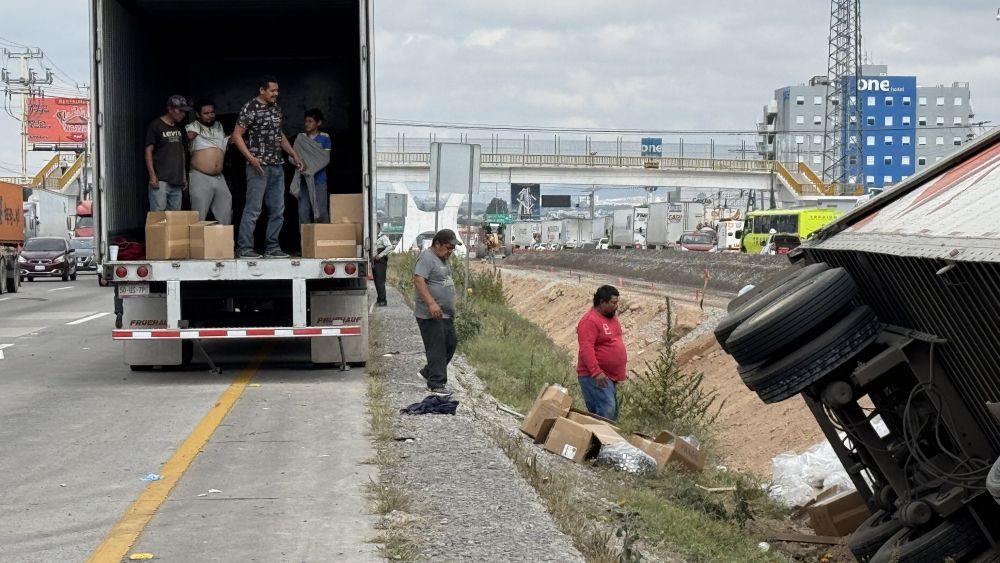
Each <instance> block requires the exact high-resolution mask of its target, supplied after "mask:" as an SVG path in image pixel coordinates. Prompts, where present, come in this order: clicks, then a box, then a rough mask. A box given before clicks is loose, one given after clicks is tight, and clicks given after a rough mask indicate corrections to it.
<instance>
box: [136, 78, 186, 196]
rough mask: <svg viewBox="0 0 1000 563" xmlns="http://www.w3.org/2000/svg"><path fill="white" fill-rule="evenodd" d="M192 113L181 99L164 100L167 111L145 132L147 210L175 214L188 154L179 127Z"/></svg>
mask: <svg viewBox="0 0 1000 563" xmlns="http://www.w3.org/2000/svg"><path fill="white" fill-rule="evenodd" d="M190 110H191V107H190V106H188V103H187V100H186V99H184V96H178V95H173V96H170V98H168V99H167V111H166V113H164V114H163V115H161V116H160V117H157V118H156V119H154V120H153V122H152V123H150V124H149V128H148V129H146V172H148V173H149V184H148V188H147V189H148V191H149V210H150V211H178V210H180V208H181V197H182V194H183V191H184V188H186V187H187V169H186V162H187V152H186V150H185V142H184V140H185V135H184V129H183V128H182V127H181V126H180V123H181V122H182V121H184V118H185V117H186V116H187V112H188V111H190Z"/></svg>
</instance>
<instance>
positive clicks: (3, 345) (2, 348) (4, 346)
mask: <svg viewBox="0 0 1000 563" xmlns="http://www.w3.org/2000/svg"><path fill="white" fill-rule="evenodd" d="M11 346H13V344H0V360H2V359H4V357H3V351H4V348H10V347H11Z"/></svg>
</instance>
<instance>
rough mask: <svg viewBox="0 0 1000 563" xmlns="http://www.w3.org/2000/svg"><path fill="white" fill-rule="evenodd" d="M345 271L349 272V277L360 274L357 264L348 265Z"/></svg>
mask: <svg viewBox="0 0 1000 563" xmlns="http://www.w3.org/2000/svg"><path fill="white" fill-rule="evenodd" d="M344 271H345V272H347V275H349V276H353V275H354V274H356V273H358V266H357V264H348V265H346V266H344Z"/></svg>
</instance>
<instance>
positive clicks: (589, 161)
mask: <svg viewBox="0 0 1000 563" xmlns="http://www.w3.org/2000/svg"><path fill="white" fill-rule="evenodd" d="M430 162H431V155H430V153H426V152H379V153H378V154H377V155H376V164H380V165H383V166H412V167H424V166H430ZM479 162H480V166H483V167H497V168H503V167H508V166H523V167H537V168H542V167H556V168H559V167H566V168H573V167H579V168H650V169H657V168H659V169H670V170H699V171H704V170H713V171H720V172H730V171H736V172H771V171H772V170H773V167H774V162H773V161H770V160H741V159H723V158H675V157H667V158H647V157H642V156H607V155H594V156H590V155H560V154H484V155H481V156H480V160H479Z"/></svg>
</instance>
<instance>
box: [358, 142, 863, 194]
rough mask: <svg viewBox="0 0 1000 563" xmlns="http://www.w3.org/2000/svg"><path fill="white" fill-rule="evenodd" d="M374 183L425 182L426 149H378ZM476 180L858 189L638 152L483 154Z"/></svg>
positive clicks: (745, 166)
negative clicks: (381, 150) (408, 150)
mask: <svg viewBox="0 0 1000 563" xmlns="http://www.w3.org/2000/svg"><path fill="white" fill-rule="evenodd" d="M376 166H377V178H378V180H379V181H380V182H389V183H398V182H404V183H405V182H421V183H427V182H428V180H429V175H430V153H426V152H379V153H378V154H377V157H376ZM479 179H480V182H484V183H526V184H565V185H580V186H636V187H642V186H658V187H685V188H694V189H705V190H715V189H726V190H731V189H735V190H756V191H770V190H771V189H774V193H775V197H776V198H777V199H778V200H779V201H781V202H782V203H783V204H784V205H823V206H829V205H846V206H850V205H851V204H852V203H853V202H854V201H855V200H856V199H857V196H858V195H860V194H859V193H858V194H856V193H851V194H849V195H842V194H840V193H838V192H840V191H842V190H839V189H838V188H837V187H836V186H833V185H827V184H824V183H823V182H822V181H821V180H820V179H819V177H818V176H817V175H816V174H815V173H814V172H813V171H812V170H811V169H810V168H809V167H808V166H806V165H805V164H803V163H799V164H798V167H797V169H792V170H789V169H788V168H787V167H785V166H784V165H783V164H782V163H780V162H777V161H773V160H744V159H719V158H676V157H666V158H648V157H641V156H613V155H612V156H608V155H552V154H503V153H494V154H483V155H481V160H480V172H479Z"/></svg>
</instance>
